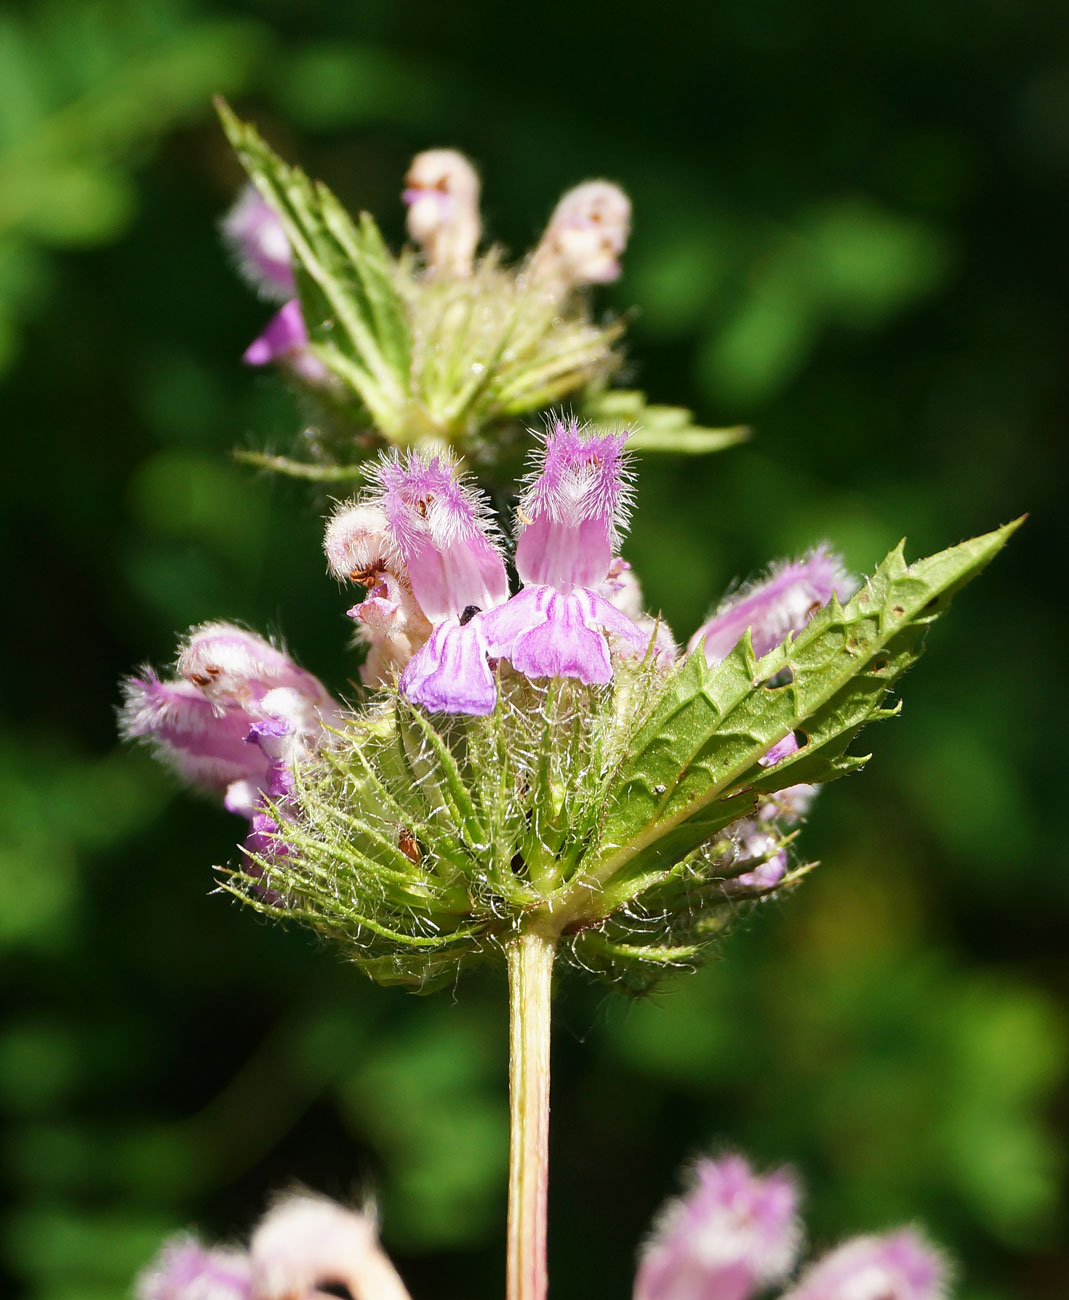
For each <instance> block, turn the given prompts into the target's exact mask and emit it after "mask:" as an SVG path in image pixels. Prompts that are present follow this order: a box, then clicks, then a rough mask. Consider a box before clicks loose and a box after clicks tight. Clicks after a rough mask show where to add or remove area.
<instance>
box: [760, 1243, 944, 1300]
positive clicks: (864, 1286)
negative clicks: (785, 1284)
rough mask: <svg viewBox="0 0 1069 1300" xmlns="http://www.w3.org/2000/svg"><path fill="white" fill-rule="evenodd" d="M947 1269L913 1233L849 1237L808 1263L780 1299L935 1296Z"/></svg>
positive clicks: (935, 1299)
mask: <svg viewBox="0 0 1069 1300" xmlns="http://www.w3.org/2000/svg"><path fill="white" fill-rule="evenodd" d="M946 1274H947V1268H946V1264H945V1263H944V1261H943V1259H942V1257H941V1256H940V1255H939V1253H938V1252H937V1251H935V1250H934V1249H933V1248H932V1247H931V1246H929V1245H928V1243H927V1242H925V1241H924V1240H923V1238H921V1237H920V1236H919V1235H918V1234H917V1233H916V1232H913V1231H912V1230H911V1229H909V1228H902V1229H900V1230H899V1231H898V1232H892V1233H888V1234H887V1235H886V1236H882V1237H855V1238H854V1239H853V1240H852V1241H848V1242H846V1243H845V1244H844V1245H842V1246H839V1247H838V1248H837V1249H836V1250H833V1251H831V1252H830V1253H829V1254H827V1255H825V1256H823V1258H821V1259H818V1260H817V1262H816V1263H815V1264H812V1265H811V1266H810V1267H809V1268H808V1269H807V1270H806V1271H805V1273H803V1274H802V1279H801V1281H800V1282H799V1283H798V1285H797V1286H796V1287H794V1288H793V1289H792V1290H791V1291H790V1292H789V1293H788V1294H787V1295H786V1296H784V1300H941V1298H942V1297H943V1296H944V1295H945V1294H946Z"/></svg>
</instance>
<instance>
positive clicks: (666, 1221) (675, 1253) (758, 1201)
mask: <svg viewBox="0 0 1069 1300" xmlns="http://www.w3.org/2000/svg"><path fill="white" fill-rule="evenodd" d="M797 1208H798V1193H797V1191H796V1189H795V1186H794V1183H793V1181H792V1179H791V1178H790V1176H789V1175H788V1174H787V1173H786V1172H785V1171H783V1170H779V1171H777V1172H776V1173H772V1174H768V1175H766V1176H765V1177H759V1176H758V1175H756V1174H755V1173H754V1172H753V1170H752V1169H751V1168H750V1166H749V1164H747V1162H746V1161H745V1160H744V1159H743V1158H742V1157H741V1156H725V1157H724V1158H723V1159H721V1160H700V1161H699V1162H698V1164H697V1165H696V1166H695V1168H694V1171H693V1186H692V1188H691V1190H690V1191H689V1192H688V1193H687V1195H686V1196H684V1197H683V1198H682V1199H681V1200H678V1201H674V1202H670V1203H669V1204H668V1205H667V1206H666V1207H665V1209H664V1210H663V1211H662V1212H661V1216H660V1218H659V1219H658V1221H657V1222H656V1223H655V1225H654V1229H653V1233H652V1235H651V1237H650V1239H649V1241H647V1243H646V1245H645V1247H644V1248H643V1250H642V1251H641V1253H640V1256H639V1266H638V1273H637V1275H636V1277H635V1291H634V1300H748V1297H750V1296H752V1295H753V1294H754V1293H755V1292H756V1291H757V1290H759V1289H763V1288H764V1287H766V1286H768V1285H770V1284H771V1283H774V1282H778V1281H781V1280H782V1279H783V1278H785V1277H786V1276H787V1274H788V1273H789V1272H790V1270H791V1268H792V1267H793V1265H794V1261H795V1258H796V1256H797V1254H798V1247H799V1245H800V1242H801V1227H800V1225H799V1222H798V1218H797Z"/></svg>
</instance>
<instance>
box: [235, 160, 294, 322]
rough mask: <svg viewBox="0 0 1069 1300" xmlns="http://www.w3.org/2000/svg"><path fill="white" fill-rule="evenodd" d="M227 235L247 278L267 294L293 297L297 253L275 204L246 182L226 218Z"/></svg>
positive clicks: (240, 267) (265, 296) (269, 296)
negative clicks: (274, 206)
mask: <svg viewBox="0 0 1069 1300" xmlns="http://www.w3.org/2000/svg"><path fill="white" fill-rule="evenodd" d="M223 239H224V240H225V242H226V244H227V245H228V247H229V248H230V250H231V251H232V252H233V254H234V256H235V258H236V260H237V264H238V269H239V270H240V272H241V274H242V275H243V276H244V277H245V279H246V281H247V282H248V283H249V284H250V285H251V286H252V287H253V288H254V289H256V290H257V291H258V292H259V293H260V294H261V295H262V296H263V297H264V298H277V299H279V300H280V301H281V300H282V299H286V298H293V297H295V296H296V293H297V283H296V281H295V280H294V278H293V253H292V250H291V249H290V245H289V240H288V239H287V238H286V232H285V231H284V230H283V229H282V222H281V221H279V219H278V217H277V215H276V214H275V210H274V208H272V207H271V206H270V204H268V203H267V202H265V200H264V199H263V198H262V197H261V196H260V192H259V190H257V188H256V187H255V186H254V185H246V186H245V188H244V189H243V190H242V191H241V194H240V195H239V196H238V199H237V202H236V203H235V204H234V206H233V207H232V208H231V209H230V211H229V212H228V213H227V215H226V216H225V217H224V218H223Z"/></svg>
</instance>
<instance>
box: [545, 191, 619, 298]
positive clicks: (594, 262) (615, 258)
mask: <svg viewBox="0 0 1069 1300" xmlns="http://www.w3.org/2000/svg"><path fill="white" fill-rule="evenodd" d="M630 230H631V200H630V199H629V198H628V197H627V195H626V194H625V193H624V192H623V190H622V189H620V187H619V186H618V185H613V184H612V182H611V181H585V182H584V183H583V184H582V185H577V186H576V187H575V188H574V189H571V190H569V191H568V193H567V194H565V195H564V197H563V198H562V199H561V201H560V202H559V203H558V204H557V206H556V208H554V210H553V215H552V216H551V217H550V219H549V225H548V226H547V227H546V232H545V234H544V235H543V236H542V238H541V240H540V241H539V244H538V247H537V248H536V249H535V250H534V252H533V253H532V254H531V262H530V265H529V267H528V272H527V273H528V276H529V278H530V280H531V281H532V282H533V283H536V284H545V285H546V286H547V287H551V288H555V289H556V290H557V291H558V292H567V291H569V290H571V289H574V288H577V287H578V286H579V285H582V284H607V283H609V282H611V281H612V280H615V279H617V278H618V277H619V275H620V260H619V259H620V255H621V254H622V253H623V251H624V249H625V248H626V247H627V237H628V234H629V233H630Z"/></svg>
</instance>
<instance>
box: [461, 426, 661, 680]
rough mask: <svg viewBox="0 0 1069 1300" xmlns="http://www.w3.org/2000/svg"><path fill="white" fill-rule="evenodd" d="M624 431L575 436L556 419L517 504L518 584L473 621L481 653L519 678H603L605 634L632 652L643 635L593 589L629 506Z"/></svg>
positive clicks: (607, 665) (607, 666)
mask: <svg viewBox="0 0 1069 1300" xmlns="http://www.w3.org/2000/svg"><path fill="white" fill-rule="evenodd" d="M626 438H627V434H626V433H619V434H604V435H600V436H592V437H591V436H584V434H583V432H582V431H581V430H580V428H579V425H578V423H577V422H576V421H575V420H571V421H570V422H569V423H568V424H565V423H564V422H563V421H562V420H558V421H557V422H556V425H555V426H554V428H553V430H552V431H551V432H550V433H549V434H548V435H547V436H546V439H545V444H544V446H543V448H542V450H541V454H540V456H539V458H538V464H537V466H536V472H535V473H534V474H533V475H532V477H531V479H530V480H529V482H528V484H527V488H526V490H525V491H524V493H523V495H522V496H521V497H520V505H519V510H518V511H517V514H518V517H519V520H520V524H521V529H522V531H521V533H520V536H519V540H518V542H517V545H516V571H517V573H518V574H519V576H520V579H521V581H522V582H523V584H524V587H523V590H522V591H520V592H519V593H518V594H517V595H515V596H513V597H512V599H511V600H510V601H509V602H508V604H507V605H504V606H502V607H501V608H500V609H497V610H494V611H493V612H492V613H490V614H488V615H486V616H485V617H484V619H483V620H482V622H483V626H484V628H485V631H486V638H487V644H488V646H489V649H490V654H491V655H492V656H494V657H501V658H506V659H509V660H510V661H511V662H512V665H513V667H514V668H516V669H517V671H519V672H521V673H523V674H524V675H525V676H527V677H576V678H578V679H579V680H580V681H582V682H584V683H586V684H587V685H594V684H604V683H605V682H608V681H611V680H612V663H611V660H610V657H609V649H610V640H611V641H612V642H613V643H614V644H615V646H616V647H617V648H620V649H622V650H624V651H625V652H629V653H632V654H637V653H640V652H641V651H642V650H643V649H644V648H645V647H646V645H647V643H648V641H649V637H648V635H647V634H646V633H644V632H643V631H642V630H641V629H640V628H638V627H637V626H636V625H635V623H634V622H633V621H632V620H631V619H630V618H628V616H627V615H626V614H624V613H623V612H622V611H621V610H620V609H618V608H617V607H616V606H615V605H614V604H612V603H611V602H610V601H609V600H607V599H606V598H605V596H603V595H601V594H600V593H599V592H598V590H597V588H598V587H599V586H600V585H601V584H602V583H603V582H604V581H605V579H606V577H607V576H608V574H609V570H610V567H611V565H612V561H613V554H614V551H615V548H616V545H617V542H618V540H619V532H620V529H621V527H622V524H623V520H624V517H625V515H626V511H627V507H628V505H629V503H630V487H629V482H628V474H627V469H626V465H625V462H624V454H623V447H624V442H625V441H626Z"/></svg>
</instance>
